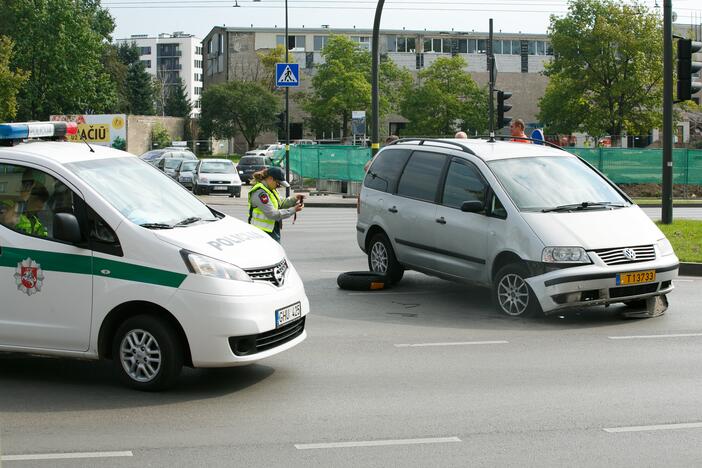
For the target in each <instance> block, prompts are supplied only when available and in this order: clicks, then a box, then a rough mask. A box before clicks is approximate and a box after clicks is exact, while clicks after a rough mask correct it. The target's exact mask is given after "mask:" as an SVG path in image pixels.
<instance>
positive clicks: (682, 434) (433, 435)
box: [0, 205, 702, 467]
mask: <svg viewBox="0 0 702 468" xmlns="http://www.w3.org/2000/svg"><path fill="white" fill-rule="evenodd" d="M220 208H221V209H223V210H225V211H227V212H229V213H231V214H234V215H237V216H240V217H241V216H243V215H244V212H245V209H244V207H243V206H239V205H236V206H227V207H220ZM354 226H355V210H350V209H331V208H319V209H312V208H310V209H306V210H305V211H304V212H303V213H302V215H301V216H300V217H299V219H298V221H297V223H296V224H295V225H294V226H292V225H288V226H286V228H285V230H284V234H283V237H284V242H283V243H284V246H285V248H286V250H287V252H288V254H289V257H290V258H291V259H292V261H293V262H294V263H295V265H296V267H297V268H298V270H299V271H300V273H301V275H302V277H303V279H304V281H305V284H306V288H307V293H308V296H309V298H310V300H311V304H312V314H311V316H310V317H309V319H308V332H309V338H308V339H307V341H306V342H304V343H303V344H301V345H300V346H298V347H296V348H294V349H292V350H290V351H288V352H286V353H282V354H280V355H278V356H275V357H273V358H271V359H269V360H267V361H264V362H262V363H261V364H257V365H253V366H250V367H246V368H235V369H221V370H191V369H188V370H186V371H185V372H184V374H183V377H182V379H181V382H180V385H179V386H178V387H177V388H176V389H175V390H173V391H171V392H168V393H163V394H144V393H139V392H134V391H131V390H128V389H126V388H123V387H121V386H119V384H118V383H117V382H116V380H115V379H114V378H113V375H112V370H111V366H110V364H109V363H94V362H82V361H70V360H59V359H47V358H37V357H22V356H19V357H18V356H16V355H5V356H0V445H1V447H2V456H3V462H2V466H3V467H5V466H7V467H15V466H17V467H29V466H38V467H49V466H51V467H76V466H108V467H111V466H207V467H216V466H223V467H230V466H247V467H249V466H285V467H290V466H305V467H307V466H320V467H329V466H353V467H357V466H379V467H380V466H383V467H385V466H401V467H405V466H423V467H424V466H432V467H433V466H461V467H463V466H539V467H543V466H559V467H560V466H593V467H594V466H597V467H600V466H700V465H702V448H700V447H702V444H701V442H702V390H700V389H701V388H702V359H700V356H702V314H700V313H699V312H700V310H702V296H701V295H700V294H699V290H700V288H702V278H680V279H679V280H678V281H677V282H676V290H675V291H674V293H673V294H671V296H670V309H669V311H668V313H667V314H666V315H664V316H662V317H659V318H655V319H649V320H622V319H620V318H619V316H618V314H617V311H618V307H614V306H613V307H610V308H604V307H601V308H596V309H592V310H582V311H573V312H570V313H568V314H566V315H562V316H552V317H549V318H543V319H532V320H513V319H510V318H509V317H505V316H501V315H499V314H498V313H496V312H494V311H493V310H492V308H491V305H490V299H489V294H488V293H487V291H484V290H481V289H477V288H466V287H462V286H456V285H454V284H452V283H448V282H444V281H441V280H438V279H432V278H429V277H426V276H423V275H421V274H417V273H408V274H407V275H406V277H405V279H404V280H403V281H402V283H401V284H400V285H399V286H397V287H395V288H393V289H390V290H387V291H378V292H368V293H364V292H361V293H358V292H348V291H342V290H339V289H338V288H337V287H336V282H335V279H336V276H337V274H338V273H339V272H341V271H348V270H356V269H365V268H366V262H365V257H364V256H363V254H362V253H361V252H360V250H359V249H358V247H357V246H356V243H355V229H354ZM59 453H61V454H64V455H63V456H65V457H67V458H64V459H49V460H37V459H36V457H37V455H51V456H55V455H56V454H59ZM86 453H87V455H86ZM81 454H83V455H81ZM21 456H26V457H27V458H29V459H28V460H22V461H15V460H14V459H13V457H21ZM79 456H90V457H96V458H77V457H79Z"/></svg>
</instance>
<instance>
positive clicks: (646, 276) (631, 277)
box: [617, 270, 656, 285]
mask: <svg viewBox="0 0 702 468" xmlns="http://www.w3.org/2000/svg"><path fill="white" fill-rule="evenodd" d="M654 281H656V270H645V271H630V272H626V273H617V285H625V284H641V283H652V282H654Z"/></svg>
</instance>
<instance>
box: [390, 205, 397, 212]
mask: <svg viewBox="0 0 702 468" xmlns="http://www.w3.org/2000/svg"><path fill="white" fill-rule="evenodd" d="M388 211H389V212H390V213H397V208H395V207H394V206H393V207H392V208H388Z"/></svg>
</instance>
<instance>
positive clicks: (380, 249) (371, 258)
mask: <svg viewBox="0 0 702 468" xmlns="http://www.w3.org/2000/svg"><path fill="white" fill-rule="evenodd" d="M368 269H369V270H370V271H372V272H373V273H380V274H381V275H385V276H386V277H387V279H388V284H395V283H398V282H399V281H400V280H401V279H402V276H403V275H404V274H405V269H404V268H403V267H402V265H400V262H398V261H397V257H395V251H394V250H393V248H392V244H391V243H390V239H388V236H386V235H385V234H383V233H379V234H376V235H374V236H373V237H372V238H371V241H370V242H369V243H368Z"/></svg>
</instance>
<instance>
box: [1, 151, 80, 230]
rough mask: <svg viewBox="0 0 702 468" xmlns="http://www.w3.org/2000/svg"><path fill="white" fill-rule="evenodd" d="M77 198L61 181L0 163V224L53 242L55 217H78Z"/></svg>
mask: <svg viewBox="0 0 702 468" xmlns="http://www.w3.org/2000/svg"><path fill="white" fill-rule="evenodd" d="M76 202H77V198H76V197H75V195H74V193H73V191H71V189H69V188H68V186H66V184H64V183H63V182H61V181H60V180H58V179H56V178H55V177H52V176H50V175H49V174H46V173H45V172H42V171H39V170H36V169H33V168H30V167H24V166H17V165H13V164H0V224H2V225H3V226H5V227H7V228H9V229H12V230H14V231H17V232H19V233H21V234H25V235H28V236H32V237H40V238H45V239H49V240H53V239H54V236H53V234H54V229H53V225H54V215H55V214H56V213H71V214H74V215H76V216H78V214H79V213H78V210H76V208H75V203H76Z"/></svg>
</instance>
